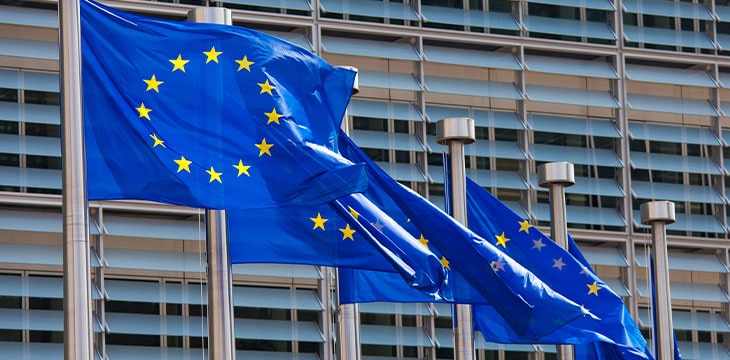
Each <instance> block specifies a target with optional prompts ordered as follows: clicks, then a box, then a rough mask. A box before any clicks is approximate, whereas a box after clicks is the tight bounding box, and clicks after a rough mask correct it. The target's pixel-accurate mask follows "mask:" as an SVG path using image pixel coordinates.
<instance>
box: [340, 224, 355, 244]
mask: <svg viewBox="0 0 730 360" xmlns="http://www.w3.org/2000/svg"><path fill="white" fill-rule="evenodd" d="M340 231H342V240H345V239H350V240H352V241H355V238H354V237H352V234H354V233H355V230H353V229H350V224H347V225H345V228H344V229H340Z"/></svg>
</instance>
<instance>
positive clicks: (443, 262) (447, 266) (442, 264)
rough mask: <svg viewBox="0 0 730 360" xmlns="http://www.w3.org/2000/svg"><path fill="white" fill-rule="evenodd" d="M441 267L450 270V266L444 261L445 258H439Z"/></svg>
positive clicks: (447, 261)
mask: <svg viewBox="0 0 730 360" xmlns="http://www.w3.org/2000/svg"><path fill="white" fill-rule="evenodd" d="M440 261H441V266H443V267H445V268H447V269H449V270H451V266H449V260H446V257H445V256H441V260H440Z"/></svg>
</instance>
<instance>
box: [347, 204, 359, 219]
mask: <svg viewBox="0 0 730 360" xmlns="http://www.w3.org/2000/svg"><path fill="white" fill-rule="evenodd" d="M347 208H348V209H349V210H350V215H352V217H354V218H355V220H357V218H359V217H360V213H359V212H357V211H356V210H355V209H353V208H352V207H351V206H348V207H347Z"/></svg>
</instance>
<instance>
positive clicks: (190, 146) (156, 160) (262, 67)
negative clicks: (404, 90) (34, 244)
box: [81, 0, 367, 209]
mask: <svg viewBox="0 0 730 360" xmlns="http://www.w3.org/2000/svg"><path fill="white" fill-rule="evenodd" d="M81 37H82V39H81V40H82V55H83V56H82V58H83V66H82V77H83V97H84V118H85V136H86V164H87V169H88V170H87V179H88V195H89V199H90V200H107V199H143V200H152V201H158V202H164V203H172V204H179V205H185V206H191V207H200V208H209V209H249V208H266V207H275V206H293V205H310V204H323V203H326V202H328V201H330V200H333V199H336V198H339V197H341V196H344V195H346V194H350V193H353V192H357V191H361V190H363V189H364V186H365V184H366V181H367V180H366V178H365V177H364V173H363V168H362V166H360V165H354V164H352V163H351V162H349V161H347V160H345V159H344V158H342V157H341V156H340V155H339V154H338V152H337V148H336V146H337V145H336V141H335V139H336V136H337V132H336V130H337V129H339V126H340V122H341V119H342V116H343V114H344V112H345V109H346V107H347V104H348V101H349V98H350V93H351V90H352V85H353V81H354V77H355V74H354V73H353V72H352V71H349V70H344V69H340V68H335V67H332V66H330V65H329V64H327V63H326V62H325V61H324V60H322V59H321V58H319V57H317V56H315V55H313V54H312V53H310V52H309V51H306V50H304V49H302V48H300V47H297V46H295V45H292V44H290V43H288V42H285V41H282V40H279V39H277V38H274V37H272V36H269V35H266V34H263V33H259V32H256V31H252V30H248V29H245V28H241V27H235V26H225V25H217V24H200V23H189V22H179V21H171V20H163V19H154V18H148V17H144V16H139V15H134V14H130V13H125V12H122V11H117V10H115V9H112V8H109V7H106V6H103V5H100V4H98V3H95V2H93V1H91V0H82V1H81Z"/></svg>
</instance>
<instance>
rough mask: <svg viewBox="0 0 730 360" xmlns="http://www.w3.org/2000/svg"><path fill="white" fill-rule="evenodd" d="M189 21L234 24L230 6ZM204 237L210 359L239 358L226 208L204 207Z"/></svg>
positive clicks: (204, 10) (196, 13) (199, 11)
mask: <svg viewBox="0 0 730 360" xmlns="http://www.w3.org/2000/svg"><path fill="white" fill-rule="evenodd" d="M188 21H194V22H204V23H212V24H224V25H231V24H232V20H231V10H229V9H225V8H219V7H199V8H195V9H193V10H190V11H188ZM205 239H206V242H207V249H206V250H207V253H208V359H210V360H232V359H235V358H236V353H235V337H234V333H233V315H232V314H233V297H232V293H233V291H232V287H233V285H232V284H231V259H230V257H229V255H228V231H227V227H226V212H225V211H223V210H206V211H205Z"/></svg>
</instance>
